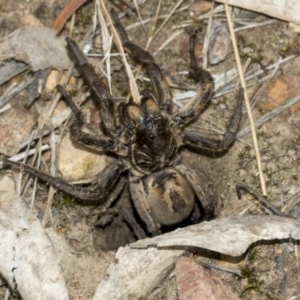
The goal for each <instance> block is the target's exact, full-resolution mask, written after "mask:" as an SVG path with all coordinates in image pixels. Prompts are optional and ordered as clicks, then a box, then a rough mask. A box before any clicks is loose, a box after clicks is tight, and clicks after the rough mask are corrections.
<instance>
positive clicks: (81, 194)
mask: <svg viewBox="0 0 300 300" xmlns="http://www.w3.org/2000/svg"><path fill="white" fill-rule="evenodd" d="M4 164H5V165H11V166H13V167H18V168H19V169H20V170H24V171H25V172H27V173H29V174H31V175H33V176H36V177H38V178H39V179H41V180H43V181H46V182H48V183H49V184H50V185H51V186H53V187H55V188H57V189H59V190H61V191H63V192H65V193H67V194H69V195H72V196H74V197H78V198H80V199H81V200H85V201H84V202H82V203H84V204H103V203H105V202H106V199H107V196H108V194H109V193H110V191H111V189H112V188H113V187H114V186H115V185H116V184H117V182H118V179H119V177H120V175H121V173H122V171H123V167H122V166H121V165H120V164H118V163H113V164H111V165H109V166H108V167H106V168H105V169H104V170H103V171H102V172H100V173H99V175H98V176H99V178H101V180H100V181H99V182H98V183H97V184H96V185H94V186H93V187H92V188H91V187H89V188H87V187H80V186H76V185H73V184H71V183H69V182H67V181H66V180H64V179H62V178H59V177H53V176H51V175H49V174H46V173H44V172H42V171H39V170H37V169H35V168H33V167H31V166H28V165H26V164H22V163H18V162H14V161H11V160H8V159H5V160H4Z"/></svg>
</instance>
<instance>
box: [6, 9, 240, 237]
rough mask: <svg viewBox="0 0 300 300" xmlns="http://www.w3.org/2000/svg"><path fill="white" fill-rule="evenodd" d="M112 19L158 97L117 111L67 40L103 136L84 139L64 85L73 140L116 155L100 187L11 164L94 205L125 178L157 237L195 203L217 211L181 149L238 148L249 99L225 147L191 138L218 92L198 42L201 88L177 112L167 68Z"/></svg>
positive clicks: (145, 96)
mask: <svg viewBox="0 0 300 300" xmlns="http://www.w3.org/2000/svg"><path fill="white" fill-rule="evenodd" d="M111 16H112V19H113V21H114V25H115V27H116V28H117V30H118V33H119V36H120V38H121V40H122V44H123V46H124V48H125V49H127V50H128V51H129V52H130V54H131V55H132V57H133V58H134V59H135V61H136V62H137V63H139V64H141V65H143V67H144V68H145V70H146V72H147V74H148V76H149V78H150V80H151V82H152V85H153V88H154V91H153V92H152V91H148V90H145V91H143V92H142V98H141V100H140V103H139V104H137V103H134V102H133V101H129V102H128V103H125V102H123V103H121V104H119V105H118V107H115V105H114V101H113V98H112V95H111V94H110V92H109V90H108V88H107V86H106V84H105V83H104V82H103V81H102V80H100V79H99V78H98V76H97V74H96V73H95V71H94V68H93V67H92V66H91V65H90V64H89V63H88V62H87V59H86V57H85V56H84V54H83V53H82V51H81V50H80V49H79V47H78V45H77V43H76V42H75V41H73V40H71V39H69V38H67V39H66V40H67V48H68V50H69V52H70V53H71V54H72V56H73V58H74V60H75V62H76V65H77V67H78V70H79V72H80V73H81V75H82V76H83V77H84V79H85V80H86V82H87V84H88V85H89V87H90V89H91V94H92V96H93V98H94V100H95V101H97V103H98V104H99V107H100V114H101V122H102V124H101V125H102V132H103V135H101V136H95V135H92V134H88V133H85V132H83V131H82V126H83V114H82V112H81V111H80V109H79V108H78V107H77V106H76V105H75V104H74V102H73V100H72V98H71V97H70V95H69V94H68V93H67V92H66V91H65V90H64V89H63V88H62V87H61V86H58V90H59V91H60V93H61V94H62V96H63V97H64V98H65V100H66V101H67V102H68V104H69V106H70V107H71V109H72V111H73V115H74V116H73V120H72V123H71V125H70V134H71V138H72V140H73V141H75V142H76V143H80V144H83V145H84V146H85V147H87V148H91V149H96V150H98V151H101V152H108V153H114V154H116V158H115V159H114V162H113V163H111V164H110V165H109V166H107V167H106V168H105V169H104V170H103V171H102V172H101V173H100V174H99V181H98V183H97V184H96V185H94V186H92V187H81V186H75V185H72V184H70V183H69V182H67V181H65V180H63V179H62V178H58V177H52V176H50V175H48V174H46V173H44V172H41V171H39V170H36V169H34V168H32V167H30V166H28V165H23V164H19V163H16V162H12V161H9V160H6V163H7V164H10V165H14V166H18V167H20V168H22V169H23V170H24V171H26V172H28V173H30V174H32V175H34V176H36V177H38V178H40V179H42V180H44V181H46V182H48V183H49V184H51V185H52V186H54V187H56V188H58V189H60V190H62V191H64V192H66V193H68V194H70V195H73V196H75V197H77V198H79V199H81V200H82V201H85V202H87V203H91V204H103V203H105V201H106V199H107V197H108V196H109V195H110V193H111V192H112V191H113V189H114V188H115V187H116V186H117V184H118V182H119V180H120V177H121V176H124V174H126V175H127V177H128V181H129V186H130V193H131V198H132V201H133V203H134V206H135V208H136V211H137V212H138V214H139V216H140V217H141V219H142V220H143V222H144V223H145V225H146V227H147V230H148V232H149V233H150V234H151V235H156V234H159V233H160V230H161V226H162V225H173V224H177V223H179V222H180V221H182V220H184V219H186V218H187V217H189V216H190V215H191V212H192V210H193V208H194V205H195V198H198V199H199V201H200V202H201V205H202V207H203V209H204V210H206V209H207V210H210V209H211V206H212V203H211V201H209V199H208V198H207V197H206V196H205V195H204V192H203V189H202V188H201V182H199V180H198V177H197V173H196V171H195V170H194V169H193V168H191V167H190V166H188V164H187V163H186V162H185V161H184V160H183V159H182V158H181V157H180V155H179V150H180V149H181V148H183V147H184V146H191V148H196V149H206V150H209V151H213V152H216V151H217V152H222V151H224V150H226V149H228V148H229V147H230V146H231V145H232V144H233V142H234V141H235V136H236V132H237V130H238V127H239V123H240V119H241V109H242V101H243V93H242V90H241V89H240V90H239V92H238V94H237V105H236V107H235V109H234V111H233V114H232V117H231V119H230V122H229V125H228V128H227V131H226V132H225V134H224V135H223V138H222V139H221V140H217V139H212V138H207V137H203V136H201V135H199V133H198V132H195V131H189V130H188V126H189V125H190V124H191V123H193V122H194V121H195V120H196V119H197V117H198V116H199V115H200V113H201V112H202V111H203V110H204V108H205V107H206V105H207V103H208V102H209V101H210V100H211V98H212V96H213V93H214V82H213V78H212V76H211V74H210V73H209V72H208V71H206V70H204V69H203V68H201V67H199V66H197V63H196V57H195V54H194V43H195V39H194V37H193V36H191V38H190V69H191V71H190V74H191V75H192V77H194V78H195V79H196V80H197V81H198V82H199V89H198V91H197V92H196V95H195V97H194V98H193V99H191V100H190V101H189V102H188V104H186V105H185V106H184V107H182V108H181V109H179V110H178V111H176V112H174V110H173V103H172V94H171V92H170V89H169V87H168V83H167V81H166V79H165V76H164V74H163V72H162V71H161V68H160V67H159V65H158V64H156V63H155V60H154V58H153V56H152V55H151V54H150V53H148V52H147V51H145V50H143V49H141V48H140V47H138V46H137V45H135V44H134V43H132V42H131V41H130V40H129V38H128V36H127V34H126V32H125V29H124V28H123V26H122V24H121V23H120V21H119V18H118V15H117V13H116V12H115V11H114V10H112V11H111ZM183 129H184V130H183ZM195 195H196V196H197V197H195Z"/></svg>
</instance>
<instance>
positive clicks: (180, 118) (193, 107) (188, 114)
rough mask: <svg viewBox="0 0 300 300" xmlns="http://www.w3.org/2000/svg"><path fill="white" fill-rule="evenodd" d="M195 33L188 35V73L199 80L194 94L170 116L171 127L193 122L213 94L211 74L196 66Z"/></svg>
mask: <svg viewBox="0 0 300 300" xmlns="http://www.w3.org/2000/svg"><path fill="white" fill-rule="evenodd" d="M195 39H196V36H195V35H191V36H190V45H189V54H190V69H191V70H190V75H191V76H192V77H193V78H195V80H197V82H199V89H197V92H196V95H195V96H194V97H193V99H191V100H190V101H189V102H188V103H187V104H186V105H185V106H183V107H182V108H181V109H180V110H179V112H178V113H176V114H175V115H174V116H173V118H172V126H173V127H184V126H186V125H187V124H189V123H190V122H193V121H194V120H195V119H196V118H197V117H198V116H199V114H200V113H201V112H202V111H203V109H204V108H205V107H206V105H207V104H208V102H209V101H210V100H211V98H212V96H213V94H214V80H213V77H212V76H211V74H210V73H209V72H208V71H206V70H204V69H203V68H202V67H199V66H197V59H196V56H195V50H194V48H195Z"/></svg>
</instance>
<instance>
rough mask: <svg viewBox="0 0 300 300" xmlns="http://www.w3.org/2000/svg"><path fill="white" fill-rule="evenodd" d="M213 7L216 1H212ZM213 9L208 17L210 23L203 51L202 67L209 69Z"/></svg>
mask: <svg viewBox="0 0 300 300" xmlns="http://www.w3.org/2000/svg"><path fill="white" fill-rule="evenodd" d="M212 7H214V1H213V3H212ZM213 13H214V11H213V9H211V10H210V12H209V18H208V24H207V27H206V33H205V38H204V42H203V51H202V67H203V68H204V69H207V61H208V59H207V53H208V46H209V39H210V33H211V24H212V17H213Z"/></svg>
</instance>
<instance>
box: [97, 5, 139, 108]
mask: <svg viewBox="0 0 300 300" xmlns="http://www.w3.org/2000/svg"><path fill="white" fill-rule="evenodd" d="M100 4H101V7H102V9H103V11H104V13H105V15H106V17H107V19H108V22H109V24H110V25H111V28H112V32H113V35H114V38H115V41H116V44H117V47H118V48H119V50H120V52H121V54H122V59H123V63H124V66H125V70H126V74H127V77H128V80H129V86H130V92H131V95H132V98H133V101H134V102H135V103H137V104H139V103H140V94H139V91H138V87H137V84H136V82H135V79H134V76H133V74H132V71H131V69H130V66H129V64H128V62H127V59H126V56H125V52H124V49H123V46H122V42H121V40H120V38H119V35H118V33H117V31H116V29H115V27H114V25H113V22H112V20H111V17H110V15H109V13H108V11H107V9H106V7H105V5H104V3H103V0H100Z"/></svg>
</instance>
